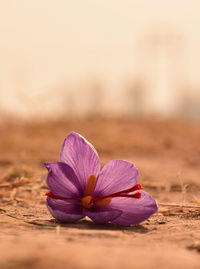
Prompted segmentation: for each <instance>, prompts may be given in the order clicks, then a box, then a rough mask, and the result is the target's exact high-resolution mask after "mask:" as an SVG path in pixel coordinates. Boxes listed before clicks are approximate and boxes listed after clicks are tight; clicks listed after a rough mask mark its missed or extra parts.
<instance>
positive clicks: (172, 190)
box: [0, 118, 200, 269]
mask: <svg viewBox="0 0 200 269" xmlns="http://www.w3.org/2000/svg"><path fill="white" fill-rule="evenodd" d="M71 130H74V131H76V132H79V133H81V134H82V135H83V136H85V137H86V138H87V139H88V140H89V141H91V142H92V143H93V145H94V146H95V147H96V149H97V151H98V153H99V156H100V160H101V163H102V164H105V162H107V161H108V160H111V159H125V160H128V161H131V162H133V163H134V164H135V165H136V166H137V167H138V169H139V175H140V176H139V183H141V184H142V185H143V186H144V188H145V190H146V191H148V192H149V193H150V194H152V195H153V196H154V197H155V199H156V200H157V202H158V204H159V211H158V213H157V214H155V215H154V216H152V217H151V218H150V219H149V220H147V221H145V222H143V223H141V224H140V225H136V226H132V227H121V226H117V225H113V224H107V225H97V224H94V223H92V222H91V221H90V220H89V219H85V220H82V221H80V222H77V223H75V224H61V223H58V222H56V221H55V220H53V219H52V217H51V216H50V215H49V213H48V211H47V209H46V206H45V196H44V194H45V193H46V191H47V187H46V183H45V177H46V170H45V168H44V167H43V162H44V161H57V160H58V156H59V150H60V147H61V144H62V142H63V139H64V138H65V136H66V135H67V133H68V132H70V131H71ZM0 131H1V140H0V152H1V154H0V227H1V229H0V253H1V255H0V268H1V269H11V268H12V269H18V268H20V269H25V268H29V269H32V268H34V269H35V268H37V269H38V268H39V269H40V268H41V269H43V268H55V269H57V268H73V269H76V268H81V269H82V268H83V269H84V268H91V269H96V268H99V269H100V268H109V269H112V268H113V269H117V268H120V269H121V268H153V269H157V268H159V269H160V268H162V269H165V268H172V269H173V268H181V269H184V268H187V269H188V268H191V269H193V268H198V269H199V268H200V206H198V205H197V204H196V203H195V202H194V200H195V199H197V200H198V199H199V200H200V124H198V123H194V122H193V123H192V122H187V121H181V120H158V119H95V118H91V119H85V120H83V119H72V120H59V121H56V122H44V123H37V122H32V123H30V122H29V123H22V122H18V123H16V122H12V121H9V124H8V123H5V122H4V123H3V122H2V123H1V125H0Z"/></svg>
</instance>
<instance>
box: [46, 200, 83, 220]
mask: <svg viewBox="0 0 200 269" xmlns="http://www.w3.org/2000/svg"><path fill="white" fill-rule="evenodd" d="M47 208H48V209H49V212H50V213H51V215H52V216H53V217H54V218H55V219H57V220H59V221H62V222H73V221H76V220H79V219H82V218H83V217H84V216H85V215H84V214H83V210H82V207H81V205H80V202H79V201H74V200H57V199H56V200H55V199H52V198H50V197H47Z"/></svg>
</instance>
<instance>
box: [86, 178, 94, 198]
mask: <svg viewBox="0 0 200 269" xmlns="http://www.w3.org/2000/svg"><path fill="white" fill-rule="evenodd" d="M95 183H96V176H95V175H91V176H90V177H89V178H88V181H87V185H86V188H85V196H86V197H87V196H89V195H90V196H91V195H92V194H93V192H94V188H95Z"/></svg>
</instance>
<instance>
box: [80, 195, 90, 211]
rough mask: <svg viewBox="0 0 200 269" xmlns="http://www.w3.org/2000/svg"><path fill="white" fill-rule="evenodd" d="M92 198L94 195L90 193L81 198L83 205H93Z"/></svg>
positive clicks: (88, 206)
mask: <svg viewBox="0 0 200 269" xmlns="http://www.w3.org/2000/svg"><path fill="white" fill-rule="evenodd" d="M91 200H92V196H90V195H88V196H85V197H83V198H82V199H81V202H82V205H83V206H84V207H86V208H90V207H92V204H90V202H91Z"/></svg>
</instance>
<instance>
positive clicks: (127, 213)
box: [109, 191, 158, 226]
mask: <svg viewBox="0 0 200 269" xmlns="http://www.w3.org/2000/svg"><path fill="white" fill-rule="evenodd" d="M140 193H141V198H140V199H135V198H127V197H116V198H113V199H112V201H111V203H110V204H109V206H110V207H112V208H113V209H118V210H121V211H122V212H123V213H122V214H121V216H119V217H118V218H116V219H115V220H114V221H112V222H113V223H116V224H120V225H125V226H129V225H131V224H138V223H140V222H142V221H144V220H146V219H148V218H149V217H150V216H151V215H152V214H154V213H155V212H156V211H157V210H158V206H157V204H156V201H155V200H154V199H153V197H151V196H150V195H149V194H148V193H146V192H144V191H140Z"/></svg>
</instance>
